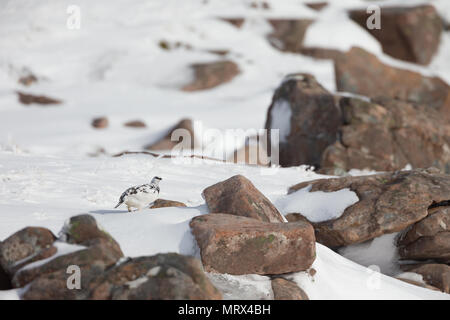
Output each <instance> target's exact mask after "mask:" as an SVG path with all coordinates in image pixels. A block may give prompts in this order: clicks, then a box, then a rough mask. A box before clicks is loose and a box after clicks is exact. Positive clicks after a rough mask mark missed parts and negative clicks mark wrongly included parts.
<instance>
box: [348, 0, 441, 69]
mask: <svg viewBox="0 0 450 320" xmlns="http://www.w3.org/2000/svg"><path fill="white" fill-rule="evenodd" d="M372 14H373V13H367V12H366V10H354V11H350V18H351V19H353V20H354V21H355V22H356V23H358V24H359V25H361V27H363V28H364V29H365V30H366V31H367V32H369V33H370V34H371V35H373V36H374V37H375V38H376V39H377V40H378V41H379V42H380V44H381V46H382V47H383V51H384V53H386V54H388V55H390V56H392V57H394V58H397V59H401V60H405V61H409V62H415V63H420V64H424V65H426V64H429V63H430V61H431V59H432V58H433V56H434V54H435V53H436V52H437V50H438V48H439V42H440V38H441V33H442V29H443V25H442V22H441V18H440V17H439V14H438V13H437V12H436V9H435V8H434V7H433V6H431V5H421V6H416V7H384V8H381V11H380V14H381V15H380V20H381V21H380V22H381V28H380V29H368V28H367V26H366V23H367V20H368V18H369V16H370V15H372Z"/></svg>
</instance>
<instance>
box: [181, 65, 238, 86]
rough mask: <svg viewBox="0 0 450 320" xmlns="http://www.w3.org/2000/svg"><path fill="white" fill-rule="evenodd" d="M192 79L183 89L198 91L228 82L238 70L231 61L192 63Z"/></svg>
mask: <svg viewBox="0 0 450 320" xmlns="http://www.w3.org/2000/svg"><path fill="white" fill-rule="evenodd" d="M191 67H192V69H193V70H194V80H193V81H192V82H191V83H189V84H187V85H185V86H184V87H183V88H182V90H183V91H198V90H205V89H211V88H214V87H217V86H218V85H221V84H223V83H227V82H230V81H231V80H232V79H233V78H234V77H235V76H237V75H238V74H239V73H240V71H239V67H238V66H237V64H236V63H234V62H233V61H228V60H224V61H217V62H211V63H198V64H193V65H192V66H191Z"/></svg>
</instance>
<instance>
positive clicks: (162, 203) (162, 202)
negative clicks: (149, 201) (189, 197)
mask: <svg viewBox="0 0 450 320" xmlns="http://www.w3.org/2000/svg"><path fill="white" fill-rule="evenodd" d="M168 207H186V205H185V204H184V203H183V202H179V201H173V200H166V199H157V200H156V201H155V202H154V203H153V205H152V206H151V207H150V209H157V208H168Z"/></svg>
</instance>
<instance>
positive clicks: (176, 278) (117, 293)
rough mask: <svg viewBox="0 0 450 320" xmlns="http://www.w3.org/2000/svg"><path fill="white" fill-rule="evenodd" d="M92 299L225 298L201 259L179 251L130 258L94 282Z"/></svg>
mask: <svg viewBox="0 0 450 320" xmlns="http://www.w3.org/2000/svg"><path fill="white" fill-rule="evenodd" d="M91 286H92V287H94V288H93V290H92V293H91V295H90V297H89V298H90V299H120V300H123V299H126V300H136V299H137V300H179V299H183V300H185V299H189V300H192V299H193V300H207V299H213V300H217V299H222V295H221V293H220V292H219V291H218V290H217V289H216V288H215V287H214V286H213V285H212V284H211V282H210V281H209V279H208V278H207V277H206V275H205V273H204V271H203V268H202V265H201V263H200V261H198V260H197V259H195V258H193V257H189V256H182V255H179V254H176V253H168V254H158V255H156V256H151V257H139V258H133V259H130V260H128V261H126V262H124V263H122V264H120V265H118V266H116V267H115V268H112V269H110V270H109V271H108V272H106V273H105V274H104V275H103V276H101V277H100V278H98V279H97V280H96V281H95V282H94V283H93V284H91Z"/></svg>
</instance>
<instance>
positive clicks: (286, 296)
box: [271, 278, 309, 300]
mask: <svg viewBox="0 0 450 320" xmlns="http://www.w3.org/2000/svg"><path fill="white" fill-rule="evenodd" d="M271 283H272V290H273V298H274V300H309V298H308V295H307V294H306V292H305V291H303V290H302V289H301V288H300V287H299V286H298V285H297V284H296V283H294V282H292V281H289V280H286V279H283V278H276V279H273V280H272V282H271Z"/></svg>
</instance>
